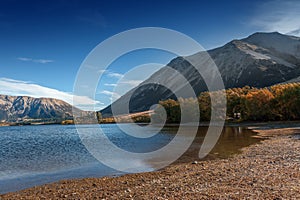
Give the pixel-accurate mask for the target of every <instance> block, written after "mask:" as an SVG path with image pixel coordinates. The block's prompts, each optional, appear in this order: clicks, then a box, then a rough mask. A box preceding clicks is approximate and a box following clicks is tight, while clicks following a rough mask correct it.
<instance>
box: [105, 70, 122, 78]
mask: <svg viewBox="0 0 300 200" xmlns="http://www.w3.org/2000/svg"><path fill="white" fill-rule="evenodd" d="M106 73H107V76H109V77H113V78H122V77H123V76H124V75H123V74H119V73H116V72H110V71H106Z"/></svg>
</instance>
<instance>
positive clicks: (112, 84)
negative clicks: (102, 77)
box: [104, 83, 117, 87]
mask: <svg viewBox="0 0 300 200" xmlns="http://www.w3.org/2000/svg"><path fill="white" fill-rule="evenodd" d="M104 85H105V86H109V87H116V86H117V84H115V83H104Z"/></svg>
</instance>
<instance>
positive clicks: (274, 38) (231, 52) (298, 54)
mask: <svg viewBox="0 0 300 200" xmlns="http://www.w3.org/2000/svg"><path fill="white" fill-rule="evenodd" d="M207 53H208V54H209V55H210V57H211V58H212V60H213V61H214V62H215V64H216V66H217V67H218V69H219V71H220V73H221V76H222V78H223V81H224V85H225V88H232V87H243V86H246V85H249V86H253V87H258V88H261V87H266V86H271V85H274V84H278V83H282V82H286V81H289V80H292V79H295V78H297V77H299V76H300V38H299V37H296V36H290V35H284V34H281V33H278V32H272V33H263V32H258V33H254V34H252V35H250V36H248V37H246V38H244V39H240V40H232V41H230V42H228V43H227V44H225V45H224V46H222V47H218V48H215V49H211V50H209V51H207ZM201 55H202V52H198V53H196V54H194V55H191V56H187V57H177V58H174V59H173V60H171V61H170V62H169V64H167V66H169V67H171V68H173V69H175V70H177V71H179V72H180V73H181V74H183V75H184V77H185V78H186V79H187V80H188V81H189V82H190V84H191V85H192V87H193V89H194V90H195V93H196V94H197V95H198V94H199V93H200V92H203V91H206V90H207V88H206V85H205V82H204V81H203V78H202V77H201V76H200V75H199V73H198V72H197V71H196V70H195V68H194V67H193V66H192V65H191V64H190V63H189V62H188V61H187V58H188V59H194V60H196V61H198V60H199V61H200V62H201V59H202V57H201ZM165 71H166V67H163V68H161V69H160V70H158V71H157V72H155V73H154V74H152V75H151V76H150V78H148V79H147V80H145V81H144V82H143V83H142V85H139V86H137V87H136V88H134V89H132V90H130V91H129V92H127V93H126V94H125V95H123V96H122V97H120V98H119V99H117V100H116V101H115V102H113V104H114V106H115V107H116V108H117V109H118V107H121V106H122V105H124V103H126V102H129V105H130V106H129V111H130V112H131V113H132V112H141V111H145V110H148V109H149V108H150V107H151V106H152V105H154V104H156V103H158V101H160V100H165V99H167V98H172V99H174V98H175V96H174V94H172V93H171V92H170V91H168V89H166V88H164V87H162V86H159V85H156V84H147V82H149V83H150V82H164V80H163V79H166V80H169V81H170V80H171V79H170V78H169V77H167V76H166V77H164V74H166V73H165ZM100 112H101V113H102V115H103V116H104V117H105V116H111V112H112V111H111V105H109V106H107V107H106V108H104V109H103V110H101V111H100ZM118 114H122V113H118Z"/></svg>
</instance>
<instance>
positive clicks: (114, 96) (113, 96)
mask: <svg viewBox="0 0 300 200" xmlns="http://www.w3.org/2000/svg"><path fill="white" fill-rule="evenodd" d="M99 94H104V95H107V96H109V98H110V99H111V100H112V101H114V100H116V99H118V98H120V97H121V95H119V94H118V93H116V92H113V91H109V90H102V91H100V92H99Z"/></svg>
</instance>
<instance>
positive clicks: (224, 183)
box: [0, 124, 300, 199]
mask: <svg viewBox="0 0 300 200" xmlns="http://www.w3.org/2000/svg"><path fill="white" fill-rule="evenodd" d="M256 125H257V124H256ZM295 125H297V124H295ZM254 126H255V125H254ZM276 126H277V125H276ZM256 127H257V126H256ZM271 127H272V125H271ZM250 129H252V130H253V131H255V132H257V133H258V134H257V137H260V138H264V139H266V140H262V141H260V142H259V143H256V144H254V145H251V146H248V147H245V148H243V149H241V151H242V153H240V154H236V155H234V156H233V157H230V158H228V159H216V160H204V161H197V164H193V163H175V164H173V165H170V166H168V167H166V168H164V169H162V170H159V171H155V172H145V173H139V174H127V175H122V176H119V177H103V178H85V179H72V180H62V181H59V182H56V183H50V184H46V185H42V186H36V187H33V188H29V189H25V190H22V191H18V192H12V193H7V194H4V195H0V199H21V198H22V199H32V198H37V197H39V198H41V199H43V198H46V199H52V198H53V199H57V198H70V199H80V198H88V199H90V198H94V197H98V198H109V199H110V198H125V199H126V198H128V199H131V198H134V199H145V198H150V199H154V198H156V199H157V198H158V197H161V199H166V198H171V199H174V198H176V199H177V198H180V199H185V198H186V199H199V198H222V199H224V198H232V199H239V198H246V197H250V198H263V199H274V198H296V199H297V197H298V198H300V140H299V139H298V138H296V137H294V136H293V135H294V134H297V135H299V134H300V130H297V129H294V128H279V129H272V128H270V127H268V126H259V127H258V128H254V129H253V128H251V127H250Z"/></svg>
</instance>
